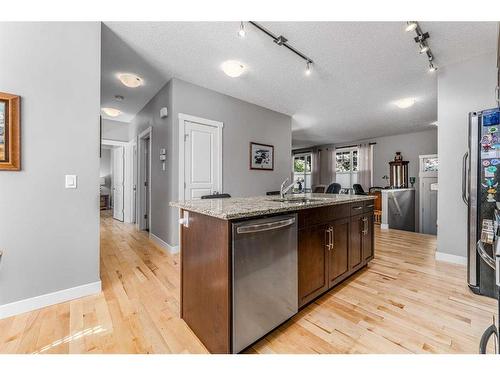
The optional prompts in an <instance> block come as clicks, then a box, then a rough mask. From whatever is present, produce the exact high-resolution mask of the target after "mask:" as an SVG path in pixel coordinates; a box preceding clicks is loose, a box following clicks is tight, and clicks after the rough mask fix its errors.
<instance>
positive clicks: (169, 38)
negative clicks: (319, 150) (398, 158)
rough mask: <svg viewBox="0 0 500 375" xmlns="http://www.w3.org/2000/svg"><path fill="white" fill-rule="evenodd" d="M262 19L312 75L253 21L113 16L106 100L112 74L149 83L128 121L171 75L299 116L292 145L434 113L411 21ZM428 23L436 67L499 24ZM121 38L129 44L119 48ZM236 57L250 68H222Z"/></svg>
mask: <svg viewBox="0 0 500 375" xmlns="http://www.w3.org/2000/svg"><path fill="white" fill-rule="evenodd" d="M261 24H262V25H264V26H265V27H266V28H268V29H269V30H271V31H272V32H273V33H275V34H277V35H280V34H282V35H284V36H285V37H286V38H288V40H289V42H290V43H291V44H292V45H293V46H294V47H295V48H297V49H299V50H300V51H302V52H303V53H305V54H306V55H308V56H309V57H310V58H312V59H313V60H314V65H313V74H312V75H311V76H309V77H306V76H305V75H304V69H305V63H304V62H303V60H301V59H300V58H299V57H298V56H296V55H295V54H293V53H291V52H290V51H289V50H287V49H286V48H283V47H279V46H277V45H276V44H275V43H273V41H272V40H271V39H270V38H269V37H268V36H266V35H264V34H263V33H262V32H260V31H258V30H256V29H255V28H254V27H253V26H251V25H249V24H248V23H246V30H247V33H246V37H245V38H244V39H240V38H238V36H237V31H238V29H239V22H156V23H155V22H107V23H106V25H107V26H108V27H109V28H110V29H111V30H112V31H113V33H114V34H116V35H114V34H113V33H110V32H109V30H108V32H104V35H103V36H104V38H103V74H106V76H105V77H103V88H102V91H103V106H105V104H106V105H107V103H109V100H110V99H109V96H111V97H112V95H111V94H113V95H114V94H115V93H120V92H118V90H119V89H123V86H120V85H119V84H118V83H117V81H116V79H114V77H113V72H116V71H119V70H130V71H134V72H136V73H138V74H139V75H141V76H143V77H144V78H145V81H146V86H144V87H141V88H140V89H127V90H128V91H127V92H126V93H125V94H123V95H124V96H125V97H126V101H124V102H123V103H121V105H122V106H123V107H122V108H123V109H124V110H125V111H126V113H127V116H123V117H122V120H124V121H127V120H129V119H130V118H131V117H132V116H133V115H134V114H135V113H136V112H137V111H138V110H139V109H140V108H141V107H142V105H144V104H145V103H146V102H147V100H149V98H151V97H152V96H153V95H154V94H155V93H156V91H157V90H158V89H159V88H160V87H161V85H163V84H164V83H165V82H166V81H168V80H169V79H170V78H171V77H177V78H180V79H183V80H186V81H189V82H192V83H195V84H198V85H200V86H203V87H207V88H210V89H213V90H216V91H219V92H222V93H224V94H227V95H231V96H234V97H236V98H239V99H242V100H246V101H248V102H251V103H255V104H258V105H261V106H263V107H266V108H270V109H273V110H276V111H279V112H283V113H286V114H289V115H291V116H292V118H293V121H292V128H293V143H294V147H299V146H308V145H311V144H323V143H340V142H348V141H353V140H358V139H366V138H372V137H377V136H383V135H389V134H399V133H406V132H412V131H415V130H424V129H427V128H429V127H431V126H432V125H429V124H430V123H431V122H433V121H435V120H436V118H437V79H436V74H430V73H429V72H428V71H427V62H426V58H425V57H424V56H421V55H419V54H418V51H417V46H416V44H415V42H414V41H413V37H414V36H415V34H414V33H405V32H404V23H403V22H262V23H261ZM420 25H421V27H422V29H423V30H424V31H428V32H429V33H430V36H431V37H430V39H429V44H430V45H431V48H432V51H433V53H434V55H435V58H436V62H437V64H438V65H439V67H440V70H439V71H438V73H439V72H443V71H445V69H446V65H448V64H452V63H455V62H458V61H461V60H465V59H467V58H469V57H472V56H474V55H479V54H482V53H486V52H490V51H493V50H494V48H495V43H496V32H497V31H496V24H495V23H484V22H474V23H472V22H458V23H457V22H453V23H450V22H421V23H420ZM108 34H109V35H108ZM110 35H111V37H110ZM117 36H118V37H119V39H121V40H123V41H124V42H125V43H126V44H128V46H125V47H123V46H122V47H118V46H114V45H112V44H111V42H113V38H117ZM112 37H113V38H112ZM130 48H131V50H130ZM107 49H109V51H108V52H106V50H107ZM127 51H128V52H127ZM134 51H135V52H134ZM229 59H235V60H239V61H241V62H242V63H243V64H244V65H246V66H247V69H248V70H247V72H246V73H245V74H244V75H243V76H241V77H239V78H229V77H227V76H226V75H225V74H224V73H223V72H222V71H221V69H220V65H221V63H222V62H223V61H225V60H229ZM108 86H110V87H108ZM132 90H137V92H139V90H140V91H141V95H138V96H140V98H137V100H136V99H134V100H133V101H130V102H127V95H132ZM134 92H136V91H134ZM405 97H415V98H417V103H416V104H415V105H414V106H413V107H411V108H409V109H405V110H402V109H399V108H397V107H396V106H394V104H393V103H392V102H393V101H394V100H397V99H400V98H405ZM106 100H107V101H106ZM141 103H142V105H140V104H141ZM129 104H130V105H129ZM118 108H120V107H118ZM115 119H116V118H115Z"/></svg>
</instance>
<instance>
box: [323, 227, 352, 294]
mask: <svg viewBox="0 0 500 375" xmlns="http://www.w3.org/2000/svg"><path fill="white" fill-rule="evenodd" d="M330 233H331V243H330V246H329V247H328V265H329V267H328V287H329V288H331V287H332V286H333V285H335V283H336V282H337V280H338V279H339V278H340V277H342V276H343V275H344V274H345V273H346V272H347V271H349V258H348V257H349V219H348V218H345V219H339V220H336V221H334V222H333V223H332V226H331V227H330Z"/></svg>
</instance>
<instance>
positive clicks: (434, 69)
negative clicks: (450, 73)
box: [429, 63, 438, 73]
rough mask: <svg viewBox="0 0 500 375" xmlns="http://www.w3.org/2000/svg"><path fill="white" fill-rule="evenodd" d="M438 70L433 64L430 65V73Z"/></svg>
mask: <svg viewBox="0 0 500 375" xmlns="http://www.w3.org/2000/svg"><path fill="white" fill-rule="evenodd" d="M436 70H438V68H437V66H435V65H434V64H433V63H429V72H431V73H432V72H435V71H436Z"/></svg>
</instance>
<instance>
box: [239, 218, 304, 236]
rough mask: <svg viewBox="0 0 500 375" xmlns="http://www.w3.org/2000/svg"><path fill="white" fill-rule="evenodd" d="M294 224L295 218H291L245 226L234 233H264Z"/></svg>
mask: <svg viewBox="0 0 500 375" xmlns="http://www.w3.org/2000/svg"><path fill="white" fill-rule="evenodd" d="M293 223H295V218H294V217H292V218H290V219H286V220H279V221H273V222H270V223H264V224H255V225H246V226H244V227H238V229H237V230H236V232H237V233H238V234H242V233H255V232H265V231H268V230H274V229H279V228H284V227H287V226H289V225H292V224H293Z"/></svg>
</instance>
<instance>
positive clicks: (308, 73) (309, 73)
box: [306, 61, 311, 76]
mask: <svg viewBox="0 0 500 375" xmlns="http://www.w3.org/2000/svg"><path fill="white" fill-rule="evenodd" d="M310 75H311V62H310V61H308V62H307V63H306V76H310Z"/></svg>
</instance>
